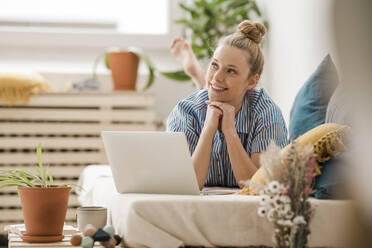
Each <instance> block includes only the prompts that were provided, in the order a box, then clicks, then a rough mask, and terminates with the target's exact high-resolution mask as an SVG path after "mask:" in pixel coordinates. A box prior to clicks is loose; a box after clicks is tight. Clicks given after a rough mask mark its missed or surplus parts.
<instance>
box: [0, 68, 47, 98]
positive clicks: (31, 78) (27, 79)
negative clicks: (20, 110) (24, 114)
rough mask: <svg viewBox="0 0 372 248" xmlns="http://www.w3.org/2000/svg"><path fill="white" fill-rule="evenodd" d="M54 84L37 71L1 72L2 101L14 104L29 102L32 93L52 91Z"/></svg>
mask: <svg viewBox="0 0 372 248" xmlns="http://www.w3.org/2000/svg"><path fill="white" fill-rule="evenodd" d="M52 90H53V88H52V86H51V85H50V84H49V83H47V82H46V81H45V79H44V78H43V77H42V76H41V75H40V74H37V73H4V72H0V103H1V104H4V105H14V104H16V103H17V102H21V103H23V104H27V103H28V102H29V99H30V95H31V94H33V95H35V96H36V95H37V94H38V93H39V92H43V91H44V92H48V91H52Z"/></svg>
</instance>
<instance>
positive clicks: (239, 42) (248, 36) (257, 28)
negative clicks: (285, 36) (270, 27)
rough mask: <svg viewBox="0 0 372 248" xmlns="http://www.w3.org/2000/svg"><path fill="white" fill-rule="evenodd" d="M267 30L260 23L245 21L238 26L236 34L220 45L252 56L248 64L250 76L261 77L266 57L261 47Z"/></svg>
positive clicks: (223, 40)
mask: <svg viewBox="0 0 372 248" xmlns="http://www.w3.org/2000/svg"><path fill="white" fill-rule="evenodd" d="M265 33H266V28H265V26H264V25H262V24H261V23H259V22H251V21H248V20H245V21H243V22H241V23H240V24H239V25H238V29H237V31H236V32H235V33H233V34H231V35H228V36H226V37H225V38H223V39H222V40H221V42H220V45H229V46H232V47H236V48H239V49H242V50H245V51H247V52H248V53H249V54H250V58H249V60H248V64H249V65H250V67H251V71H250V74H249V76H252V75H256V74H258V75H261V73H262V70H263V65H264V57H263V54H262V50H261V47H260V44H261V41H262V38H263V36H264V35H265Z"/></svg>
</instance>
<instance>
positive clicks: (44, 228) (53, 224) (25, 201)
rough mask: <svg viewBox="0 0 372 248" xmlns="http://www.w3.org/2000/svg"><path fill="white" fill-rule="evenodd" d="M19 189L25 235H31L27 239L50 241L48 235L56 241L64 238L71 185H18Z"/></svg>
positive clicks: (31, 240) (29, 240)
mask: <svg viewBox="0 0 372 248" xmlns="http://www.w3.org/2000/svg"><path fill="white" fill-rule="evenodd" d="M18 190H19V193H20V198H21V204H22V211H23V217H24V222H25V226H26V234H25V235H24V236H25V237H26V239H27V237H29V238H28V239H27V240H25V241H28V242H48V241H46V240H48V237H49V238H50V240H51V241H54V242H55V241H56V239H57V241H58V239H60V240H62V239H63V235H62V233H63V224H64V221H65V218H66V212H67V205H68V199H69V194H70V191H71V187H58V186H52V187H48V188H42V187H35V188H31V187H18ZM46 236H47V237H46ZM30 237H32V238H30ZM38 237H40V238H38ZM22 238H23V237H22Z"/></svg>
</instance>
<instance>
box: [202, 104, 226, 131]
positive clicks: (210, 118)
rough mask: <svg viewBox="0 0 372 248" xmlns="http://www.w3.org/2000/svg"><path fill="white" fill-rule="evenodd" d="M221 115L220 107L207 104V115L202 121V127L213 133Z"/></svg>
mask: <svg viewBox="0 0 372 248" xmlns="http://www.w3.org/2000/svg"><path fill="white" fill-rule="evenodd" d="M221 117H222V111H221V109H219V108H218V107H215V106H212V105H208V107H207V115H206V117H205V122H204V129H205V130H208V131H211V132H212V133H215V132H216V131H217V128H218V125H219V122H220V119H221Z"/></svg>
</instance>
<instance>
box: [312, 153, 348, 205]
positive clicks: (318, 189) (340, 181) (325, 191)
mask: <svg viewBox="0 0 372 248" xmlns="http://www.w3.org/2000/svg"><path fill="white" fill-rule="evenodd" d="M349 155H350V154H348V152H344V153H342V154H340V155H338V156H336V157H333V158H331V159H330V160H329V161H327V162H326V163H325V164H322V167H323V169H322V174H321V175H319V176H317V177H315V186H314V189H315V193H314V197H315V198H318V199H346V198H347V194H346V190H345V187H346V186H347V183H346V180H345V179H344V174H345V173H343V170H344V164H345V160H346V159H347V156H349Z"/></svg>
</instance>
